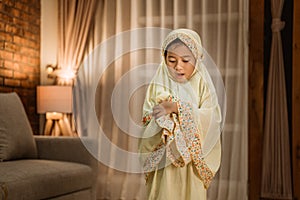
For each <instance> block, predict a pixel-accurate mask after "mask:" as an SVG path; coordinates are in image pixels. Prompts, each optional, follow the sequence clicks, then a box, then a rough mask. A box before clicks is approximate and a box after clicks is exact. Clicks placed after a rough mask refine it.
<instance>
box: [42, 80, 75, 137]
mask: <svg viewBox="0 0 300 200" xmlns="http://www.w3.org/2000/svg"><path fill="white" fill-rule="evenodd" d="M37 112H38V113H40V114H44V113H46V119H47V121H46V124H45V130H44V134H45V135H55V136H58V135H60V134H61V133H62V135H72V129H71V126H70V122H69V120H68V118H67V117H66V115H65V114H66V113H72V86H57V85H47V86H38V87H37Z"/></svg>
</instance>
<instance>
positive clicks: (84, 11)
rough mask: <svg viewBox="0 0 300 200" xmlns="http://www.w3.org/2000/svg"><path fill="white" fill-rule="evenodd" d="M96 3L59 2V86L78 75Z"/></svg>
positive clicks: (91, 1) (68, 0) (92, 1)
mask: <svg viewBox="0 0 300 200" xmlns="http://www.w3.org/2000/svg"><path fill="white" fill-rule="evenodd" d="M96 3H97V0H89V1H83V0H78V1H77V0H58V9H59V12H58V20H59V23H58V24H59V25H58V55H57V66H58V68H59V70H57V71H56V73H57V77H58V84H64V82H65V81H68V79H73V78H74V77H75V75H76V74H77V71H78V68H79V65H80V64H81V62H82V60H83V57H84V51H85V48H86V42H87V39H88V35H89V30H90V27H91V24H92V21H93V20H94V19H93V16H94V11H95V7H96ZM66 79H67V80H66ZM67 83H68V82H67Z"/></svg>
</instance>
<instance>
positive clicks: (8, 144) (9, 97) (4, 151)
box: [0, 93, 37, 161]
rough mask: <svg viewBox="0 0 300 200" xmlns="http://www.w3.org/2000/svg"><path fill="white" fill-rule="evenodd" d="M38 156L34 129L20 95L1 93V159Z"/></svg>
mask: <svg viewBox="0 0 300 200" xmlns="http://www.w3.org/2000/svg"><path fill="white" fill-rule="evenodd" d="M36 157H37V149H36V144H35V141H34V138H33V133H32V129H31V126H30V124H29V121H28V118H27V115H26V113H25V110H24V107H23V104H22V102H21V100H20V98H19V96H18V95H17V94H16V93H0V161H3V160H13V159H18V158H36Z"/></svg>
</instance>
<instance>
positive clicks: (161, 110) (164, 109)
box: [152, 101, 177, 119]
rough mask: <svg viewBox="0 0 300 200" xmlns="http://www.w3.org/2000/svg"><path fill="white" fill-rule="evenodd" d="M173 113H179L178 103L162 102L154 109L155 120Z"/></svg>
mask: <svg viewBox="0 0 300 200" xmlns="http://www.w3.org/2000/svg"><path fill="white" fill-rule="evenodd" d="M171 113H177V103H176V102H169V101H162V102H161V103H160V104H157V105H156V106H154V107H153V113H152V115H153V117H154V118H155V119H158V118H160V117H161V116H164V115H168V114H171Z"/></svg>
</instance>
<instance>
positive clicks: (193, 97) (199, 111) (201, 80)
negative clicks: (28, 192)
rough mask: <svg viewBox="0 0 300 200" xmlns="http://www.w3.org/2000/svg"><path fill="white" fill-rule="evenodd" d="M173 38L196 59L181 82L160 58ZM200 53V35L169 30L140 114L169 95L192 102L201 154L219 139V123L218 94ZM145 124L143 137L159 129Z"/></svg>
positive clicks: (193, 32) (220, 117) (149, 113)
mask: <svg viewBox="0 0 300 200" xmlns="http://www.w3.org/2000/svg"><path fill="white" fill-rule="evenodd" d="M177 38H178V39H180V40H181V41H182V42H183V43H184V44H185V45H186V46H187V47H188V48H189V49H190V50H191V52H192V53H193V55H194V57H195V59H196V64H195V70H194V73H193V74H192V76H191V78H190V79H189V80H188V81H187V82H185V83H179V82H176V81H174V80H173V79H172V77H171V75H170V74H169V71H168V67H167V65H166V62H165V58H164V53H165V51H166V48H167V47H168V45H169V44H170V43H172V42H173V41H174V40H175V39H177ZM204 53H205V51H204V49H203V48H202V44H201V39H200V37H199V35H198V34H197V33H196V32H195V31H192V30H189V29H177V30H174V31H172V32H170V33H169V34H168V36H167V37H166V39H165V41H164V43H163V45H162V56H163V61H162V62H161V64H160V66H159V68H158V70H157V72H156V74H155V76H154V78H153V79H152V81H151V83H150V85H149V87H148V90H147V93H146V98H145V102H144V105H143V115H144V117H145V116H149V115H151V112H152V109H153V107H154V106H155V105H157V104H158V103H159V101H160V100H162V99H164V98H166V97H167V96H169V95H171V96H174V97H175V98H178V99H179V100H181V101H185V102H189V103H191V104H192V105H193V113H194V114H193V116H194V121H195V123H196V124H197V127H198V130H199V133H200V137H201V146H202V155H200V157H202V158H204V157H205V156H206V155H208V154H209V152H210V151H211V150H212V149H213V147H214V146H215V144H216V143H217V141H218V140H219V138H220V133H221V127H222V114H221V110H220V105H219V103H218V96H217V93H216V90H215V86H214V84H213V82H212V79H211V77H210V75H209V73H208V71H207V69H206V66H205V65H204V63H203V59H204ZM151 120H153V119H151ZM147 126H148V127H147V129H146V130H148V131H146V132H148V133H146V134H145V135H144V137H149V136H151V135H155V134H156V133H157V131H159V128H157V127H156V124H155V123H153V122H152V123H149V124H148V125H147ZM151 126H152V127H151ZM151 130H152V131H151ZM149 131H150V132H152V133H150V132H149Z"/></svg>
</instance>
